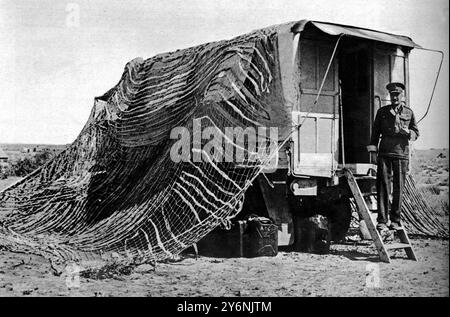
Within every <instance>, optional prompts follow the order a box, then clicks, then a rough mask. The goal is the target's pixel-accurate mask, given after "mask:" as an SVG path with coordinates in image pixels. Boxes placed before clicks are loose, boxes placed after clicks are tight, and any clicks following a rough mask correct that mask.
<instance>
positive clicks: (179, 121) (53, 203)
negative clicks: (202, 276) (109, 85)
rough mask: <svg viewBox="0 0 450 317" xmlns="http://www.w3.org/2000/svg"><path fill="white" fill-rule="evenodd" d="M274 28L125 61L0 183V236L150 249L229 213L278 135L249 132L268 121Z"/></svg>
mask: <svg viewBox="0 0 450 317" xmlns="http://www.w3.org/2000/svg"><path fill="white" fill-rule="evenodd" d="M275 36H276V35H275V33H273V32H270V31H268V30H267V31H258V32H253V33H250V34H248V35H245V36H241V37H238V38H235V39H233V40H230V41H222V42H216V43H210V44H205V45H201V46H198V47H194V48H190V49H186V50H181V51H176V52H174V53H167V54H161V55H158V56H155V57H153V58H150V59H148V60H145V61H144V60H142V59H135V60H133V61H131V62H130V63H128V64H127V65H126V68H125V71H124V73H123V75H122V78H121V80H120V81H119V83H118V84H117V85H116V86H115V87H114V88H113V89H111V90H110V91H108V92H107V93H106V94H105V95H103V96H101V97H99V98H96V100H95V104H94V107H93V109H92V112H91V115H90V117H89V120H88V122H87V123H86V125H85V127H84V128H83V130H82V131H81V133H80V135H79V136H78V137H77V139H76V140H75V142H73V144H71V145H70V146H69V147H68V148H67V149H66V150H65V151H64V152H62V153H61V154H60V155H58V156H57V157H56V158H55V159H53V160H52V161H50V162H49V163H47V164H46V165H45V166H43V167H42V168H40V169H39V170H37V171H35V172H33V173H32V174H30V175H29V176H28V177H26V178H25V179H24V180H22V181H20V182H19V183H17V184H15V185H14V186H12V187H10V188H8V189H7V190H5V191H3V192H1V193H0V214H1V216H0V221H1V233H0V239H1V243H2V244H3V245H5V244H6V245H9V246H10V247H11V248H16V249H18V248H22V249H23V248H28V249H30V250H33V252H39V253H42V254H47V255H48V254H51V255H56V256H60V257H63V258H77V257H78V255H79V254H80V253H83V252H84V253H94V254H95V253H103V252H109V251H116V252H125V253H127V254H128V255H131V256H142V257H144V258H145V257H148V258H152V259H156V260H162V259H166V258H169V257H172V256H173V255H176V254H178V253H179V252H181V251H182V250H183V249H185V248H187V247H189V246H191V245H192V244H193V243H195V242H197V241H198V240H199V239H200V238H202V237H203V236H205V235H206V234H207V233H208V232H209V231H211V230H212V229H214V227H216V226H217V225H219V224H220V223H223V222H226V221H228V220H229V219H231V218H232V217H233V216H235V214H236V213H237V212H239V210H240V208H241V206H242V202H243V195H244V192H245V190H246V189H247V187H248V186H250V184H251V182H252V181H253V180H254V178H255V177H256V176H257V175H258V174H259V173H260V172H261V171H262V169H264V168H266V167H267V166H268V165H269V164H270V163H271V161H272V160H273V158H274V156H275V155H276V153H277V152H278V148H279V146H280V144H279V143H278V135H275V136H272V135H271V134H269V133H268V131H265V132H267V133H263V134H262V133H258V134H257V136H256V135H254V134H252V133H249V131H250V132H251V131H257V129H258V128H260V127H262V126H266V125H267V126H269V125H270V118H269V116H268V115H267V109H266V108H267V107H266V106H267V105H266V104H265V103H264V98H265V97H264V96H266V95H268V94H270V93H271V89H276V87H275V86H274V80H273V78H274V76H278V75H277V72H278V68H277V64H276V63H277V61H276V58H275V57H274V55H273V54H274V52H275V50H276V47H275V46H274V45H275ZM175 127H179V128H180V127H181V128H180V130H179V131H181V132H183V133H178V135H172V134H173V131H174V130H173V129H174V128H175ZM198 127H201V128H200V129H198ZM204 127H207V129H206V130H205V128H204ZM228 127H240V128H241V129H234V130H232V131H233V132H234V134H231V135H230V133H229V132H230V131H228V130H227V129H228ZM208 129H209V130H208ZM252 129H253V130H252ZM263 131H264V130H263ZM205 134H206V135H205ZM208 134H209V135H208ZM174 136H175V137H174ZM255 138H257V140H256V139H255ZM255 141H257V142H256V143H255ZM252 144H256V147H252V146H250V145H252ZM185 149H188V150H187V151H186V150H185ZM183 155H184V156H183ZM199 158H200V159H199Z"/></svg>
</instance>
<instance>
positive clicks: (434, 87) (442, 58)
mask: <svg viewBox="0 0 450 317" xmlns="http://www.w3.org/2000/svg"><path fill="white" fill-rule="evenodd" d="M418 49H421V50H424V51H430V52H436V53H441V62H440V64H439V69H438V72H437V74H436V79H435V81H434V86H433V91H432V92H431V96H430V101H429V102H428V107H427V111H426V112H425V114H424V115H423V116H422V118H420V120H418V121H417V123H419V122H420V121H422V120H423V119H424V118H425V117H426V116H427V114H428V111H430V107H431V101H432V100H433V96H434V91H435V90H436V85H437V82H438V79H439V74H440V73H441V67H442V62H443V61H444V52H443V51H439V50H432V49H429V48H422V47H418Z"/></svg>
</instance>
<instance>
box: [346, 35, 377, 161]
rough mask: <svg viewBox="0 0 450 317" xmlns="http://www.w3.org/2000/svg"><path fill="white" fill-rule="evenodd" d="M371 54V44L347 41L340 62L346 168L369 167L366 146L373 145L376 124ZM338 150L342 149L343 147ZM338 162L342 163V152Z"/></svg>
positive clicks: (352, 40)
mask: <svg viewBox="0 0 450 317" xmlns="http://www.w3.org/2000/svg"><path fill="white" fill-rule="evenodd" d="M371 52H372V51H371V46H370V43H368V42H366V41H361V40H357V39H346V40H345V41H344V43H343V45H342V49H341V51H340V54H339V58H338V60H339V82H340V88H341V102H342V111H343V134H344V157H345V163H346V164H348V163H350V164H351V163H369V154H368V153H367V150H366V146H367V145H368V144H369V141H370V133H371V125H372V120H373V118H372V115H371V114H372V104H371V95H372V93H371V87H372V81H371V80H372V76H371V74H372V54H371ZM341 122H342V121H341ZM341 131H342V130H341ZM340 142H342V140H341V138H340ZM339 149H342V145H341V143H340V146H339ZM339 162H340V163H342V162H343V157H342V150H340V155H339Z"/></svg>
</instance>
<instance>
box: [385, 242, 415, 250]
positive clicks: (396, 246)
mask: <svg viewBox="0 0 450 317" xmlns="http://www.w3.org/2000/svg"><path fill="white" fill-rule="evenodd" d="M384 246H385V247H386V249H388V250H394V249H406V248H411V245H409V244H407V243H386V244H385V245H384Z"/></svg>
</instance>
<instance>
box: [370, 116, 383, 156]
mask: <svg viewBox="0 0 450 317" xmlns="http://www.w3.org/2000/svg"><path fill="white" fill-rule="evenodd" d="M379 113H380V110H378V111H377V114H376V116H375V120H374V122H373V126H372V135H371V137H370V143H369V145H368V146H367V151H368V152H377V151H378V142H379V141H380V135H381V126H380V114H379Z"/></svg>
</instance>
